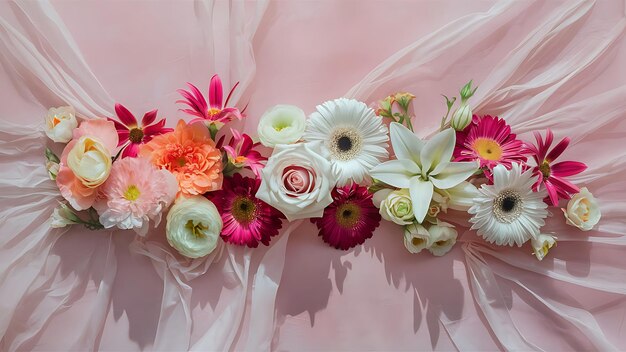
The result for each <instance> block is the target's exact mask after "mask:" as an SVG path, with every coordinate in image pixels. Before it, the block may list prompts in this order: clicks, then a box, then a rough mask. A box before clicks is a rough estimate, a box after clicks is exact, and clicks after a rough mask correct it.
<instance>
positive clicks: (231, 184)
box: [209, 174, 285, 248]
mask: <svg viewBox="0 0 626 352" xmlns="http://www.w3.org/2000/svg"><path fill="white" fill-rule="evenodd" d="M260 184H261V180H260V179H253V178H249V177H242V176H241V175H240V174H234V175H233V177H232V178H230V177H226V178H224V184H223V187H222V190H221V191H218V192H212V193H210V194H209V198H210V199H211V201H213V203H214V204H215V206H216V207H217V209H219V211H220V214H221V215H222V221H223V223H224V227H223V229H222V234H221V236H222V239H223V240H224V241H226V242H228V243H232V244H236V245H246V246H248V247H251V248H256V247H257V246H258V245H259V242H261V243H263V244H264V245H266V246H267V245H269V243H270V238H271V237H272V236H276V235H277V234H278V230H280V228H281V227H282V220H281V219H284V218H285V216H284V215H283V214H282V213H281V212H280V211H278V210H276V209H275V208H274V207H272V206H270V205H269V204H267V203H265V202H264V201H262V200H260V199H258V198H256V197H255V196H254V195H255V194H256V192H257V190H258V189H259V185H260Z"/></svg>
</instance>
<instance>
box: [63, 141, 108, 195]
mask: <svg viewBox="0 0 626 352" xmlns="http://www.w3.org/2000/svg"><path fill="white" fill-rule="evenodd" d="M111 165H112V161H111V153H110V152H109V149H108V148H107V147H106V146H105V145H104V144H103V143H102V142H101V141H100V140H99V139H98V138H95V137H89V136H82V137H80V139H78V141H77V142H76V144H75V145H74V147H73V148H72V149H71V150H70V152H69V153H68V154H67V166H68V167H69V168H70V169H71V170H72V172H74V175H76V177H77V178H78V179H79V180H80V181H81V183H82V184H83V185H85V186H87V187H90V188H94V187H98V186H100V185H101V184H102V183H104V181H106V179H107V177H109V174H110V173H111Z"/></svg>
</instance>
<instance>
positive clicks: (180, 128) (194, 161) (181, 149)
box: [139, 120, 223, 195]
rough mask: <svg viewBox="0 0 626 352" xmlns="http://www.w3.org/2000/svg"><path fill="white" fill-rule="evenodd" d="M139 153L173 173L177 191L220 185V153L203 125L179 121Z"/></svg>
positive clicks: (186, 192)
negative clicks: (172, 129) (174, 127)
mask: <svg viewBox="0 0 626 352" xmlns="http://www.w3.org/2000/svg"><path fill="white" fill-rule="evenodd" d="M139 155H141V156H142V157H146V158H148V159H149V160H150V161H151V162H152V164H154V165H156V166H157V167H160V168H162V169H166V170H168V171H170V172H171V173H173V174H174V175H175V176H176V179H177V180H178V190H179V194H181V193H182V194H184V195H196V194H203V193H206V192H209V191H216V190H219V189H221V188H222V179H223V175H222V153H221V152H220V151H219V149H217V148H215V142H214V141H213V140H212V139H211V135H210V133H209V130H208V129H207V127H206V126H205V125H204V124H201V123H196V124H191V125H188V124H186V123H185V121H183V120H180V121H178V125H176V129H175V130H174V131H173V132H169V133H165V134H162V135H159V136H156V137H154V138H153V139H152V140H151V141H150V142H148V143H146V144H144V145H142V146H141V149H140V151H139Z"/></svg>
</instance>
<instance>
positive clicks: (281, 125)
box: [257, 105, 306, 148]
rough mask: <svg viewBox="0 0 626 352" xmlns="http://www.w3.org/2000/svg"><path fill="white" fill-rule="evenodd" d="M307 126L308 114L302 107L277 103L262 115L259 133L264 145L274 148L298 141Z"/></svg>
mask: <svg viewBox="0 0 626 352" xmlns="http://www.w3.org/2000/svg"><path fill="white" fill-rule="evenodd" d="M305 128H306V115H305V114H304V111H302V109H300V108H299V107H297V106H293V105H276V106H274V107H273V108H271V109H269V110H268V111H266V112H265V113H264V114H263V116H261V120H260V121H259V126H258V129H257V133H258V134H259V139H260V140H261V143H262V144H263V145H264V146H266V147H270V148H274V147H275V146H276V145H278V144H292V143H295V142H297V141H298V140H299V139H300V138H302V135H303V134H304V130H305Z"/></svg>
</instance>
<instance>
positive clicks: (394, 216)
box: [380, 189, 415, 225]
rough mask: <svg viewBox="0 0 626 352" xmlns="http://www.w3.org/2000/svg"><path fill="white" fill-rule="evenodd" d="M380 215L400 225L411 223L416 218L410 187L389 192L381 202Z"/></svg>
mask: <svg viewBox="0 0 626 352" xmlns="http://www.w3.org/2000/svg"><path fill="white" fill-rule="evenodd" d="M380 215H381V216H382V217H383V219H385V220H387V221H392V222H394V223H396V224H398V225H409V224H411V223H412V222H413V220H415V215H414V214H413V206H412V203H411V195H410V194H409V190H408V189H399V190H396V191H392V192H391V193H389V195H388V196H387V198H386V199H385V200H383V201H382V202H381V203H380Z"/></svg>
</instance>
